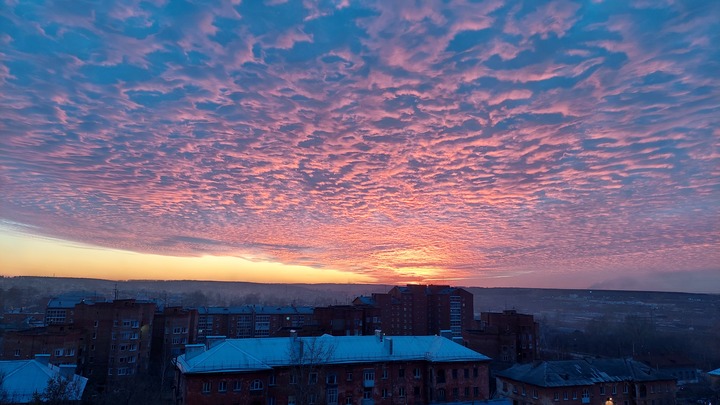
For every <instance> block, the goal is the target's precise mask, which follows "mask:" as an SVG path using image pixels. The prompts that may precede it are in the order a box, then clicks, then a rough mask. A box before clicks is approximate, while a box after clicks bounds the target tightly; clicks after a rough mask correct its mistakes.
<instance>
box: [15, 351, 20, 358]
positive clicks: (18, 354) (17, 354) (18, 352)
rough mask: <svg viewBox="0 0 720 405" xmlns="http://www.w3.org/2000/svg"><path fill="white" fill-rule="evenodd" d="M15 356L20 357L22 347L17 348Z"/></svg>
mask: <svg viewBox="0 0 720 405" xmlns="http://www.w3.org/2000/svg"><path fill="white" fill-rule="evenodd" d="M15 357H20V349H15Z"/></svg>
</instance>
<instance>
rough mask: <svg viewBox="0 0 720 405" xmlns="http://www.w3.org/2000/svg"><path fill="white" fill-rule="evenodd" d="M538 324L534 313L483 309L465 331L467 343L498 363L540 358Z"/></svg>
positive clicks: (520, 361)
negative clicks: (477, 318)
mask: <svg viewBox="0 0 720 405" xmlns="http://www.w3.org/2000/svg"><path fill="white" fill-rule="evenodd" d="M538 336H539V325H538V323H537V322H535V318H534V317H533V315H528V314H520V313H518V312H517V311H516V310H514V309H511V310H505V311H503V312H482V313H481V314H480V319H479V320H476V321H475V326H474V327H473V328H472V329H468V330H466V331H465V335H464V338H465V340H466V342H467V345H468V347H470V348H471V349H473V350H477V351H479V352H481V353H485V354H487V355H488V356H490V357H492V358H493V361H494V362H496V363H499V364H507V365H509V364H513V363H529V362H533V361H536V360H537V359H538V358H539V352H538V350H539V349H538V343H539V341H538V340H539V338H538Z"/></svg>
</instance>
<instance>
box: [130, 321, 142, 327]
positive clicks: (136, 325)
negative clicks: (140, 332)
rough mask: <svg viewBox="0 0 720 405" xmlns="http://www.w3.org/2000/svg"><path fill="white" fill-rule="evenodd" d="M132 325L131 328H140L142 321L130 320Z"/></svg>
mask: <svg viewBox="0 0 720 405" xmlns="http://www.w3.org/2000/svg"><path fill="white" fill-rule="evenodd" d="M130 327H131V328H139V327H140V322H138V321H131V322H130Z"/></svg>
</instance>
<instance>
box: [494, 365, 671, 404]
mask: <svg viewBox="0 0 720 405" xmlns="http://www.w3.org/2000/svg"><path fill="white" fill-rule="evenodd" d="M496 378H497V393H498V395H499V396H502V397H506V398H509V399H510V400H512V403H513V405H548V404H558V405H584V404H593V405H674V404H675V395H676V391H677V386H676V383H675V379H674V378H673V377H672V376H668V375H665V374H663V373H660V372H656V371H655V370H653V369H652V368H650V367H648V366H647V365H645V364H643V363H640V362H638V361H634V360H631V359H601V360H598V359H595V360H564V361H546V362H541V363H532V364H520V365H516V366H513V367H511V368H509V369H507V370H503V371H499V372H497V373H496Z"/></svg>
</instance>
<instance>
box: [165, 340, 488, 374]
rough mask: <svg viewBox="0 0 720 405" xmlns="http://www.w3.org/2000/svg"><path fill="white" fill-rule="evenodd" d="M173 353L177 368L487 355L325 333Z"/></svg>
mask: <svg viewBox="0 0 720 405" xmlns="http://www.w3.org/2000/svg"><path fill="white" fill-rule="evenodd" d="M194 349H195V350H197V351H199V352H200V353H193V354H194V355H193V354H190V352H186V354H184V355H181V356H179V357H178V358H177V366H178V368H179V369H180V370H181V371H182V372H183V373H216V372H230V371H234V372H242V371H255V370H267V369H271V368H273V367H289V366H293V365H297V364H308V363H310V362H313V363H322V364H351V363H371V362H378V361H389V362H391V361H411V360H424V361H430V362H459V361H463V362H464V361H489V360H490V358H489V357H487V356H485V355H483V354H480V353H478V352H475V351H473V350H470V349H468V348H467V347H465V346H462V345H460V344H457V343H455V342H453V341H452V340H450V339H447V338H444V337H440V336H393V337H386V336H377V335H376V336H330V335H323V336H319V337H280V338H250V339H226V340H224V341H222V342H219V343H214V344H211V345H210V349H207V350H206V349H205V348H204V347H194Z"/></svg>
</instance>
